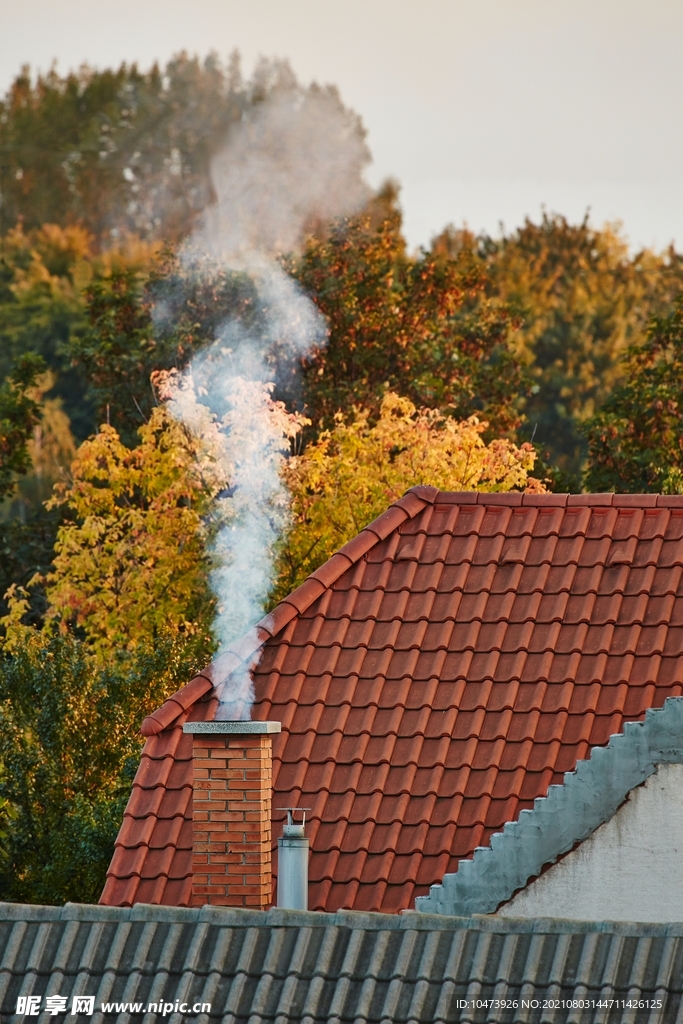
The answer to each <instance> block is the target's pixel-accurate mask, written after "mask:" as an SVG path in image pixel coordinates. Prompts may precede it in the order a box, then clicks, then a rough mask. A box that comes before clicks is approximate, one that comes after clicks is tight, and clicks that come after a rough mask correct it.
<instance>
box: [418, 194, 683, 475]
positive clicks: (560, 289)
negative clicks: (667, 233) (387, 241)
mask: <svg viewBox="0 0 683 1024" xmlns="http://www.w3.org/2000/svg"><path fill="white" fill-rule="evenodd" d="M432 251H433V252H436V253H443V254H448V255H450V256H451V257H458V256H459V255H461V254H463V253H466V254H469V255H470V257H471V258H473V259H475V261H478V262H480V263H481V265H482V266H483V267H484V268H485V270H486V273H487V277H488V283H487V294H488V295H489V298H490V300H491V301H492V302H494V303H495V302H500V303H503V304H505V305H507V306H509V307H510V308H511V310H513V311H514V313H515V314H516V315H517V317H518V320H517V326H516V329H515V330H514V332H513V333H512V335H511V345H512V346H513V348H514V350H515V351H516V352H517V354H518V356H519V358H520V359H521V360H522V362H523V363H524V365H525V366H526V367H527V368H528V373H529V374H530V376H531V378H532V381H533V387H532V388H531V393H530V394H529V396H528V397H527V399H526V401H525V403H524V412H525V418H526V424H525V427H524V436H525V437H527V438H528V437H530V436H531V434H532V433H533V435H534V441H535V442H536V443H537V444H538V446H539V447H540V449H541V450H542V451H544V452H546V453H547V454H546V457H547V458H548V460H549V461H550V463H552V464H554V465H555V466H556V467H558V468H559V470H560V471H561V472H560V485H561V486H562V487H563V488H564V487H568V486H571V487H573V489H579V487H580V478H581V472H582V467H583V464H584V461H585V458H586V438H585V432H584V430H583V429H582V425H583V424H585V423H586V421H587V420H589V419H590V418H591V417H592V416H593V415H594V414H595V413H596V412H597V410H598V409H599V408H600V407H601V406H602V404H603V403H604V402H605V401H606V399H607V398H608V396H609V395H610V394H611V392H612V389H613V388H614V387H616V386H618V385H619V384H620V383H621V382H622V381H623V379H624V378H623V372H624V364H623V363H622V362H621V356H622V355H623V353H624V352H625V350H626V349H627V348H628V347H629V346H630V345H633V344H637V343H638V342H639V341H640V340H642V338H643V336H644V330H645V325H646V323H647V320H648V318H649V317H650V316H651V315H652V314H653V313H658V312H663V310H664V309H666V308H667V306H668V305H669V304H670V302H671V301H672V298H673V297H674V296H675V295H676V294H677V292H678V291H679V290H680V288H681V287H682V286H683V259H682V258H681V256H680V254H678V253H676V252H675V251H674V250H673V249H669V250H667V251H666V252H663V253H660V254H656V253H653V252H649V251H647V250H644V251H641V252H637V253H634V254H631V253H630V252H629V249H628V245H627V242H626V240H625V239H624V237H623V235H622V234H621V232H620V231H619V228H618V226H614V225H606V226H605V227H603V228H600V229H598V228H595V227H593V226H592V225H591V224H590V222H589V220H588V218H587V217H586V218H584V220H583V221H581V222H580V223H578V224H573V223H571V222H570V221H568V220H567V219H566V218H565V217H562V216H560V215H559V214H547V213H544V214H543V217H542V218H541V220H540V222H539V223H534V222H533V221H531V220H529V219H527V220H526V221H525V222H524V224H523V225H522V227H521V228H519V229H517V230H516V231H513V232H511V233H510V234H504V235H503V236H502V237H501V238H499V239H493V238H490V237H488V236H481V237H475V236H473V235H472V234H471V233H470V232H468V231H462V230H460V231H456V230H454V229H452V228H451V229H447V230H446V231H445V232H443V233H442V234H441V235H440V236H439V237H438V238H437V239H435V241H434V243H433V246H432Z"/></svg>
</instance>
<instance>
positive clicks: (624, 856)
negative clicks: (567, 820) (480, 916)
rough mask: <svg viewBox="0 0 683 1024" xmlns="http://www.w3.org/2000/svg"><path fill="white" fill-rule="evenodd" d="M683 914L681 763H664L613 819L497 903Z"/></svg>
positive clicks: (540, 910) (669, 917)
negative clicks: (506, 900)
mask: <svg viewBox="0 0 683 1024" xmlns="http://www.w3.org/2000/svg"><path fill="white" fill-rule="evenodd" d="M498 913H499V914H501V915H502V916H505V917H562V918H570V919H573V920H605V921H683V764H662V765H659V766H658V768H657V770H656V772H655V773H654V774H653V775H650V777H649V778H648V779H646V781H645V782H644V783H643V785H642V786H639V787H638V788H637V789H633V790H631V792H630V793H629V795H628V799H627V800H626V803H625V804H623V805H622V806H621V807H620V808H619V810H618V811H617V812H616V814H615V815H614V816H613V817H612V818H610V820H609V821H607V822H605V824H604V825H601V826H600V828H598V829H596V831H595V832H593V834H592V835H590V836H589V837H588V839H586V840H585V841H584V842H582V843H581V844H580V845H579V846H578V847H577V848H576V849H574V850H571V851H570V853H568V854H567V855H566V857H563V858H562V860H560V861H559V862H558V863H557V864H553V865H552V867H550V868H549V869H548V871H546V872H544V874H542V875H541V876H540V878H537V879H535V880H534V881H533V882H531V883H530V885H528V886H527V887H526V888H524V889H522V891H521V892H519V893H517V895H516V896H513V898H512V899H511V900H510V901H509V902H508V903H506V904H505V905H504V906H503V907H501V908H500V910H499V911H498Z"/></svg>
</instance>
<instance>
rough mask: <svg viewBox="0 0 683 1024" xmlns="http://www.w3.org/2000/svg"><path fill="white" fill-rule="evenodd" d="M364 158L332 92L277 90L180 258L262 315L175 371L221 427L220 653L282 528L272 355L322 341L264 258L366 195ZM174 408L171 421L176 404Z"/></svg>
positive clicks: (242, 628) (232, 151) (219, 160)
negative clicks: (231, 279) (247, 288)
mask: <svg viewBox="0 0 683 1024" xmlns="http://www.w3.org/2000/svg"><path fill="white" fill-rule="evenodd" d="M368 159H369V155H368V151H367V148H366V146H365V142H364V140H363V133H362V130H361V129H360V126H359V122H358V120H357V118H356V117H355V115H353V114H351V113H350V112H349V111H347V110H345V109H344V107H343V106H342V104H341V102H340V100H339V97H338V96H337V94H336V92H335V91H334V90H331V89H319V88H317V87H315V86H314V87H312V88H310V89H308V90H304V89H302V88H300V87H298V86H296V85H295V83H293V82H291V81H290V82H289V83H288V84H287V86H286V87H285V88H282V89H280V90H277V89H276V90H274V91H272V92H271V93H270V95H269V96H268V98H267V99H265V100H264V101H263V102H261V103H260V104H257V105H256V106H255V107H254V106H252V107H251V108H250V109H249V111H248V114H247V115H245V117H244V119H243V120H242V121H241V122H240V123H239V125H237V126H236V127H235V128H234V129H233V130H232V132H231V134H230V135H229V137H228V139H227V143H226V145H225V147H224V149H223V150H222V151H221V153H220V154H219V155H218V156H217V157H216V158H215V160H214V161H213V164H212V179H213V185H214V189H215V193H216V203H215V204H214V205H213V206H212V207H210V208H209V209H208V210H207V211H206V213H205V215H204V218H203V221H202V224H201V226H200V227H199V228H198V230H197V231H196V232H195V233H194V235H193V236H192V238H191V239H190V241H189V243H188V245H187V246H186V247H185V249H184V252H183V254H182V258H183V261H184V263H185V266H186V268H187V270H188V271H189V272H192V271H193V270H194V269H197V270H198V272H199V267H200V265H201V261H202V258H203V257H204V256H205V255H209V256H210V257H211V258H212V259H213V260H214V261H217V262H218V263H219V264H220V265H221V266H222V267H224V268H226V269H229V270H234V271H240V272H246V273H247V274H248V275H249V277H250V278H251V280H252V282H253V285H254V287H255V289H256V294H257V298H258V303H259V307H260V310H261V312H262V326H261V328H259V330H258V333H256V332H255V331H254V330H248V329H246V328H245V327H244V325H243V323H242V322H240V321H239V320H238V319H234V320H232V319H231V320H228V321H226V322H225V323H224V324H222V325H221V328H220V329H219V331H218V332H217V337H216V339H215V341H214V343H213V344H212V345H211V346H210V347H209V348H208V349H207V350H204V351H203V352H202V353H200V354H199V355H198V356H196V357H195V358H194V359H193V361H192V364H191V365H190V367H189V368H188V371H187V372H188V375H189V376H190V377H191V379H192V380H193V382H194V385H195V386H196V387H197V390H198V393H199V394H200V395H202V396H203V397H202V398H201V401H202V402H204V403H205V404H206V405H208V406H209V408H210V409H211V410H212V411H213V412H214V414H215V416H216V417H217V420H218V421H219V422H220V424H221V428H222V430H223V433H224V437H225V448H224V458H225V460H226V475H227V476H228V478H229V479H230V481H231V487H230V491H229V496H228V497H226V498H224V499H223V502H225V503H226V509H225V511H226V515H225V517H224V520H225V524H224V525H223V526H222V527H221V529H220V531H219V534H218V538H217V541H216V548H215V554H216V558H217V563H218V567H217V568H216V569H215V570H214V572H213V573H212V576H211V586H212V588H213V590H214V593H215V594H216V598H217V616H216V620H215V623H214V629H215V634H216V637H217V639H218V641H219V645H220V649H221V650H224V649H225V648H226V647H227V646H228V645H229V644H230V643H231V642H233V641H234V640H235V639H237V638H239V637H240V636H241V635H242V634H243V633H245V632H246V631H247V630H248V629H249V628H250V627H251V626H252V625H253V624H254V623H255V622H256V621H258V619H259V618H261V616H262V614H263V605H264V601H265V598H266V597H267V595H268V591H269V589H270V585H271V580H272V569H273V548H274V545H275V542H276V541H277V539H278V537H279V536H280V534H281V532H282V530H283V529H284V528H285V527H286V524H287V512H288V496H287V494H286V492H285V490H284V487H283V484H282V482H281V478H280V473H279V469H280V465H281V462H282V459H283V458H284V457H285V455H286V453H287V452H288V450H289V446H290V437H291V436H292V433H293V431H294V425H293V421H292V417H291V416H289V415H288V414H287V413H286V411H285V409H284V407H283V406H282V405H281V404H280V403H274V402H273V400H272V398H271V394H272V391H273V386H274V385H273V366H272V358H273V356H272V354H273V351H274V350H275V349H276V350H277V351H278V352H279V353H280V355H281V356H284V358H285V359H288V360H291V359H292V358H294V357H301V356H303V355H305V354H306V353H307V352H308V351H310V350H311V348H312V347H314V346H318V345H321V344H323V343H324V341H325V337H326V326H325V323H324V321H323V319H322V317H321V316H320V314H319V313H318V311H317V309H316V307H315V306H314V305H313V303H312V302H311V301H310V300H309V299H308V298H307V297H306V296H305V295H304V294H303V293H302V291H301V290H300V288H299V287H298V285H297V284H296V282H295V281H294V280H293V279H292V278H291V277H290V276H289V275H288V274H286V273H285V271H284V270H283V269H282V267H281V266H280V264H279V262H278V260H277V257H278V256H279V255H282V254H285V253H289V252H292V251H295V250H296V248H297V246H298V245H299V244H300V242H301V241H302V239H303V237H304V235H305V232H306V231H307V230H308V229H309V228H310V227H312V226H315V225H316V224H319V223H321V222H325V221H330V220H332V219H334V218H336V217H340V216H343V215H346V214H349V213H352V212H354V211H355V210H357V209H358V208H359V207H360V206H361V205H362V204H363V203H364V202H365V201H366V200H367V198H368V189H367V186H366V185H365V184H364V182H363V180H362V177H361V174H362V170H363V168H364V166H365V164H366V163H367V162H368ZM173 408H174V411H175V414H176V415H178V416H180V417H181V418H183V417H184V415H185V414H184V413H183V403H180V402H176V403H174V405H173ZM188 408H189V407H188ZM188 426H192V424H191V423H189V422H188ZM227 503H229V506H228V504H227ZM251 667H252V666H248V667H247V669H246V670H245V671H244V672H243V673H242V675H241V677H239V678H235V677H231V679H230V681H229V682H228V683H226V684H225V686H224V687H223V688H222V690H221V692H220V693H219V696H220V701H221V705H220V707H219V717H222V718H226V719H230V718H242V717H246V718H248V717H249V713H250V705H251V700H252V694H251V678H250V673H249V668H251Z"/></svg>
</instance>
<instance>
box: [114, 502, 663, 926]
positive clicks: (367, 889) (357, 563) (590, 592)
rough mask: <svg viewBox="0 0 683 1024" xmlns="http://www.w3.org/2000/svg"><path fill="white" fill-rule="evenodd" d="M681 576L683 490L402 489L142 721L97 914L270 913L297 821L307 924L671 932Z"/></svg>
mask: <svg viewBox="0 0 683 1024" xmlns="http://www.w3.org/2000/svg"><path fill="white" fill-rule="evenodd" d="M682 572H683V497H681V496H671V497H669V496H658V495H612V494H597V495H596V494H594V495H558V494H544V495H522V494H518V493H514V494H477V493H473V492H461V493H444V492H439V491H437V490H436V489H435V488H431V487H415V488H413V489H412V490H411V491H409V492H408V493H407V494H406V495H405V496H404V497H403V498H402V499H400V500H399V501H398V502H396V503H395V504H394V505H392V506H391V508H389V510H388V511H387V512H386V513H385V514H384V515H382V516H380V517H379V519H377V520H376V521H375V522H374V523H372V524H370V526H368V527H367V528H366V529H364V530H362V531H361V533H360V534H359V535H358V536H357V537H356V538H354V540H352V541H351V542H350V543H349V544H347V545H346V546H345V547H344V548H342V550H341V551H340V552H338V553H337V554H335V555H334V556H333V557H332V558H331V559H330V560H329V561H328V562H327V563H326V564H325V565H323V566H322V567H321V568H320V569H318V570H317V571H316V572H315V573H313V575H312V576H311V577H309V579H308V580H307V581H306V582H305V583H304V584H303V585H302V586H301V587H299V588H298V589H297V590H296V591H294V593H293V594H291V595H290V596H289V597H288V598H286V599H285V601H283V602H282V603H281V604H280V605H278V606H277V608H275V610H274V611H273V612H272V613H271V614H270V615H269V616H267V617H266V618H265V619H264V620H262V622H261V623H259V624H258V626H256V627H255V628H254V629H253V630H252V631H251V632H250V633H249V634H248V635H247V636H246V637H244V638H243V639H242V640H241V641H239V642H238V643H237V644H235V645H234V646H233V647H232V648H231V649H230V651H228V652H227V653H226V654H224V655H223V656H222V657H221V658H219V659H218V660H217V661H216V662H215V663H214V664H213V665H211V666H210V667H209V668H208V669H207V671H206V672H203V673H201V674H200V675H199V676H197V677H196V678H195V679H193V680H192V681H191V682H190V683H189V684H188V685H187V686H186V687H185V688H184V689H182V690H180V691H179V692H178V693H177V694H175V695H174V696H173V697H171V698H170V699H169V700H167V701H166V703H165V704H164V705H163V706H162V707H161V708H160V709H159V710H158V711H156V712H155V713H154V714H153V715H151V716H150V717H149V718H148V719H146V720H145V722H144V723H143V727H142V731H143V733H144V735H145V736H146V737H147V741H146V744H145V748H144V751H143V754H142V759H141V764H140V768H139V770H138V773H137V775H136V778H135V782H134V784H133V790H132V794H131V798H130V801H129V803H128V806H127V808H126V812H125V815H124V820H123V824H122V827H121V831H120V833H119V836H118V839H117V842H116V849H115V853H114V857H113V859H112V862H111V866H110V868H109V873H108V878H107V883H106V886H105V889H104V892H103V894H102V899H101V902H102V903H103V904H105V905H108V906H111V907H130V906H132V905H134V904H135V903H148V904H166V905H170V906H176V907H184V906H190V905H199V904H203V903H207V902H209V903H212V902H213V903H223V904H226V903H227V904H231V903H241V904H244V905H252V906H256V907H262V908H266V907H267V906H269V905H270V904H271V901H272V892H274V891H275V890H274V889H273V888H272V885H271V881H270V871H271V845H272V844H273V843H276V842H277V837H278V835H279V834H280V833H281V822H282V821H283V820H284V814H285V812H284V811H282V810H279V809H280V808H283V807H291V806H300V807H307V808H311V810H310V811H309V812H308V837H309V840H310V849H311V853H310V866H309V877H310V884H309V908H310V909H311V910H316V911H320V912H328V913H335V912H337V911H340V910H354V911H380V912H383V913H398V912H401V911H408V910H411V909H418V910H421V911H423V912H428V913H430V916H431V914H432V913H436V914H445V915H452V914H462V915H466V916H468V915H471V914H476V913H485V914H490V913H494V912H497V913H499V914H500V915H502V916H505V915H506V914H513V915H519V916H532V917H533V916H538V915H539V914H540V915H543V916H548V913H549V910H548V908H552V907H556V906H559V905H560V903H558V900H560V897H561V900H563V901H564V902H561V905H562V906H563V907H565V908H566V911H567V916H572V917H577V916H583V917H591V918H592V919H620V920H629V919H633V917H635V916H638V915H640V916H641V917H643V916H644V918H645V919H646V920H650V921H666V920H670V919H672V918H676V917H677V918H678V919H679V920H681V919H683V904H681V905H680V906H679V903H680V902H681V896H680V895H675V896H674V892H675V890H676V887H678V893H683V884H681V883H683V857H681V856H680V855H679V852H680V851H679V848H678V845H677V844H678V843H679V839H680V842H681V844H683V831H682V826H681V824H680V820H679V819H680V817H681V810H680V802H679V801H678V800H677V798H676V794H677V793H680V785H681V783H682V782H683V775H682V772H683V768H682V767H681V765H682V764H683V711H682V710H681V704H683V701H681V700H680V698H681V696H682V695H683V581H682V580H681V574H682ZM256 657H258V658H259V660H258V664H257V666H256V668H255V669H254V672H253V678H254V686H255V695H256V697H255V703H254V706H253V710H252V716H251V722H249V723H247V731H248V730H252V731H251V733H249V735H247V734H246V733H245V734H244V735H241V736H240V737H237V738H236V737H235V736H234V735H233V736H232V738H230V737H226V735H223V734H222V733H221V734H220V735H219V733H220V730H221V729H222V730H223V732H225V729H226V728H228V725H227V724H226V723H224V724H223V725H220V724H219V723H216V722H215V721H214V719H215V715H216V708H217V704H218V698H217V690H216V687H218V686H220V684H221V683H222V681H223V680H224V679H225V678H226V677H229V676H230V673H232V672H236V671H240V669H241V668H243V666H244V665H245V664H251V663H252V661H253V659H255V658H256ZM648 712H650V713H649V714H648ZM629 723H633V724H629ZM230 728H235V729H237V728H238V727H237V726H230ZM184 729H185V730H186V731H183V730H184ZM278 729H280V730H281V731H277V730H278ZM243 732H244V730H243ZM230 744H233V748H234V749H232V752H231V749H229V748H230ZM235 744H237V746H235ZM213 757H216V758H218V761H212V760H211V758H213ZM230 758H236V759H237V760H234V761H230ZM240 758H241V760H240ZM249 758H253V761H249ZM210 765H214V766H216V765H217V766H218V767H217V769H216V771H215V772H214V776H215V778H216V779H220V778H223V779H227V778H228V777H229V776H230V777H233V780H234V779H236V775H235V773H236V772H237V774H239V772H238V771H237V768H235V766H239V765H251V766H256V767H257V768H258V772H256V767H255V768H254V771H252V773H251V774H252V779H251V781H249V782H247V781H244V783H242V782H239V783H238V782H237V781H233V782H231V783H230V786H233V789H235V792H237V790H239V787H240V786H242V789H241V790H239V793H238V794H237V799H238V800H242V801H247V800H248V801H251V802H250V803H249V804H248V810H247V811H245V813H244V814H243V813H242V812H241V811H240V809H239V807H238V806H236V805H234V804H231V803H230V800H232V799H233V798H234V796H235V794H234V793H233V794H232V796H231V795H230V793H227V789H226V794H224V795H225V797H226V799H227V800H228V802H227V803H225V802H223V803H220V801H219V802H218V803H214V804H211V805H210V804H202V808H204V809H203V810H198V808H199V807H200V802H201V801H202V800H205V799H206V791H207V787H210V785H211V786H213V785H214V784H213V783H211V784H209V783H208V782H207V781H206V775H207V771H209V767H208V766H210ZM231 766H232V767H231ZM254 772H256V775H257V776H258V780H259V781H254V778H255V776H254ZM248 774H249V773H247V772H246V771H245V773H244V779H245V780H246V779H247V775H248ZM240 778H242V776H240ZM220 785H223V786H224V787H227V785H228V784H227V782H223V783H220ZM215 786H219V783H218V782H216V783H215ZM193 787H194V790H195V792H194V797H193ZM250 787H251V788H250ZM271 791H272V801H271ZM193 800H194V803H195V810H196V814H195V820H194V824H193V810H192V809H193ZM240 806H241V807H244V808H246V807H247V803H243V804H241V805H240ZM216 808H217V810H216ZM238 818H239V820H240V821H242V822H243V823H242V824H241V825H239V824H235V823H236V821H237V819H238ZM674 819H675V822H674ZM206 821H208V822H209V824H208V825H205V824H203V823H202V822H206ZM662 821H664V823H665V827H664V828H661V827H660V826H661V824H662ZM207 828H208V829H209V830H210V831H211V837H210V838H211V839H212V841H214V842H213V845H212V844H208V845H207V843H206V840H207V838H209V835H208V832H207V831H206V829H207ZM634 828H635V829H636V830H637V832H638V836H639V838H638V839H637V840H634V838H633V836H634V833H633V829H634ZM240 829H241V832H240ZM230 830H232V832H231V831H230ZM629 830H631V831H630V832H629ZM238 833H239V834H238ZM629 834H630V836H631V838H630V840H628V841H626V840H625V839H624V837H625V836H626V837H628V835H629ZM657 835H658V836H659V838H658V839H655V837H656V836H657ZM221 842H222V843H223V846H222V847H221V848H220V849H219V846H220V843H221ZM240 842H241V843H242V845H240ZM248 843H252V844H253V845H252V846H248ZM639 843H640V847H639V848H642V850H641V854H640V855H639V856H638V857H637V858H636V860H635V861H634V860H633V849H634V847H637V846H638V844H639ZM231 844H232V845H231ZM244 844H247V845H244ZM209 848H211V850H212V851H214V852H213V853H209V852H208V851H209ZM247 848H248V849H249V850H251V851H252V853H251V854H250V855H248V856H247V855H246V854H244V856H242V855H241V854H240V856H237V854H236V853H235V852H234V851H235V850H237V849H239V850H240V851H242V853H243V852H244V851H245V850H247ZM674 852H675V853H676V855H674ZM214 854H215V857H214V861H211V857H212V856H213V855H214ZM207 858H208V860H207ZM207 862H210V865H209V867H208V868H207V867H206V865H207ZM237 862H239V863H237ZM247 862H250V863H251V867H250V868H249V869H248V870H247V868H246V867H244V865H245V864H246V863H247ZM254 864H256V867H254ZM591 864H592V865H593V867H592V868H591ZM629 864H630V867H629ZM240 865H241V866H240ZM596 865H597V866H599V869H600V871H602V875H600V877H604V878H607V879H611V882H610V885H607V886H606V888H605V887H604V886H603V887H602V888H601V890H600V892H598V893H596V892H595V891H592V897H590V898H588V897H587V903H588V906H587V905H586V904H585V901H584V903H583V904H582V905H581V907H580V908H579V909H580V910H581V913H580V914H579V913H578V912H575V911H574V909H573V907H574V906H575V902H573V901H572V898H571V894H572V892H575V888H574V887H575V886H576V885H577V884H579V882H580V879H582V878H584V879H585V878H586V877H588V875H590V877H597V876H595V870H597V868H596ZM272 867H273V870H274V873H275V874H276V873H277V863H276V857H274V858H273V860H272ZM626 868H629V870H626ZM664 870H665V871H666V878H667V884H666V885H663V884H662V878H663V877H664V875H663V871H664ZM240 871H241V872H242V874H241V875H240V874H239V873H240ZM620 871H622V872H624V871H625V873H623V874H622V875H619V872H620ZM207 872H208V873H207ZM212 872H213V874H211V873H212ZM221 872H222V873H223V876H224V878H223V881H224V882H225V885H223V887H222V888H221V885H218V884H214V883H217V882H218V881H220V879H219V877H218V876H219V875H220V874H221ZM615 872H616V874H615ZM231 873H232V880H231V884H230V885H228V883H227V882H226V881H225V880H226V879H227V878H228V876H229V875H231ZM209 876H211V877H209ZM238 876H239V877H238ZM615 879H616V881H615ZM653 879H654V881H653ZM646 880H647V882H648V885H649V888H647V893H648V896H647V906H645V907H644V906H643V900H641V901H640V902H639V903H638V908H639V909H638V915H635V914H633V913H631V912H629V900H630V899H631V896H630V895H629V893H632V892H633V891H635V890H634V889H633V887H634V886H635V887H636V889H637V886H638V885H639V884H641V883H642V884H645V881H646ZM209 883H211V884H209ZM594 889H595V887H594ZM625 893H626V894H627V895H626V896H625V895H624V894H625ZM598 896H599V897H600V898H599V899H598ZM564 912H565V911H563V913H564ZM553 916H555V913H554V912H553Z"/></svg>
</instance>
